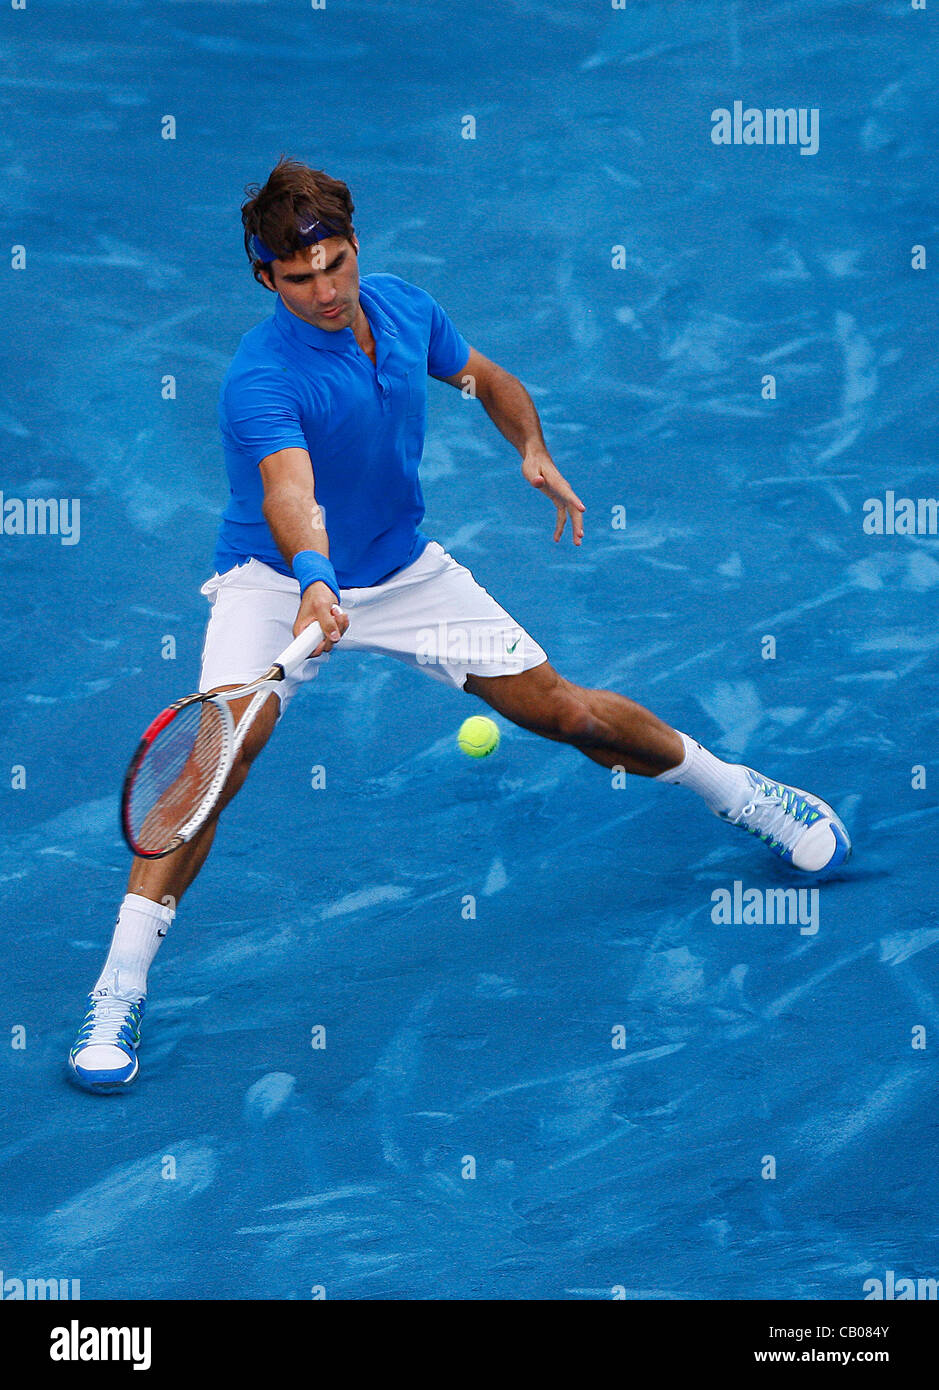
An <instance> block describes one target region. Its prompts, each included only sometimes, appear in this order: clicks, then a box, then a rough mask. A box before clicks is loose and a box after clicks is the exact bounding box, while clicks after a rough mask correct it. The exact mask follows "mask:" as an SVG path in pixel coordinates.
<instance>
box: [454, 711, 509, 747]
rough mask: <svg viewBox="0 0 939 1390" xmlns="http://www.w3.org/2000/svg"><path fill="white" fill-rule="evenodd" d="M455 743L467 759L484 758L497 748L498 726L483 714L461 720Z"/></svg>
mask: <svg viewBox="0 0 939 1390" xmlns="http://www.w3.org/2000/svg"><path fill="white" fill-rule="evenodd" d="M456 741H457V743H458V744H459V745H460V748H461V749H462V750H463V752H464V753H466V754H467V756H468V757H470V758H486V757H488V756H489V754H490V753H494V752H495V751H496V749H497V748H498V747H499V726H498V724H496V722H495V721H494V720H492V719H487V718H486V716H485V715H484V714H474V715H473V716H472V717H471V718H470V719H464V720H463V723H462V724H461V725H460V732H459V733H458V734H457V736H456Z"/></svg>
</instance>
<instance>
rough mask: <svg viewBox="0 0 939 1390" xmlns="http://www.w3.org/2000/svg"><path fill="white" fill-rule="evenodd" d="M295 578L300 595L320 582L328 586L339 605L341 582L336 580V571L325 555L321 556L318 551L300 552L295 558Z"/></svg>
mask: <svg viewBox="0 0 939 1390" xmlns="http://www.w3.org/2000/svg"><path fill="white" fill-rule="evenodd" d="M293 572H294V577H295V578H296V580H297V582H298V583H299V585H300V593H301V594H302V593H303V592H304V590H305V589H308V588H309V587H310V585H311V584H315V583H317V581H319V582H320V583H323V584H328V585H329V587H330V588H331V589H332V591H333V593H334V594H335V595H336V602H337V603H339V602H340V599H339V580H338V579H337V578H336V571H335V570H334V569H333V567H332V565H331V564H330V563H329V561H328V560H327V558H326V556H325V555H321V554H320V553H319V551H318V550H298V551H297V553H296V555H295V556H294V557H293Z"/></svg>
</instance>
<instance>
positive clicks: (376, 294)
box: [215, 275, 470, 588]
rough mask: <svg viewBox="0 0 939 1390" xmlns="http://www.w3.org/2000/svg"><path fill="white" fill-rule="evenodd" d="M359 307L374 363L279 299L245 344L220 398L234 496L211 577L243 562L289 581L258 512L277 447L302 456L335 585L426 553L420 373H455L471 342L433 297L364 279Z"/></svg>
mask: <svg viewBox="0 0 939 1390" xmlns="http://www.w3.org/2000/svg"><path fill="white" fill-rule="evenodd" d="M359 298H360V302H361V305H362V308H363V310H364V311H365V315H366V317H367V318H368V321H369V323H370V324H371V328H372V333H373V335H374V338H375V356H376V363H375V364H374V365H373V363H372V362H371V360H370V359H369V358H368V357H367V356H366V355H365V353H364V352H363V351H362V349H361V348H360V347H359V345H358V343H357V342H356V340H355V335H354V333H353V332H352V329H351V328H341V329H337V330H336V331H335V332H334V333H330V332H328V331H327V330H326V329H323V328H316V327H314V325H313V324H309V323H305V322H304V321H303V319H299V318H297V316H296V314H292V313H291V312H290V310H289V309H287V308H285V307H284V304H283V302H282V301H281V300H280V299H278V301H277V307H276V309H275V310H274V313H273V314H272V316H271V317H270V318H268V319H265V320H264V322H263V323H259V324H258V325H257V327H256V328H252V329H251V331H250V333H246V334H245V336H244V337H243V338H242V340H241V343H240V345H239V347H238V351H237V352H236V353H235V357H234V360H233V362H232V364H231V366H230V367H229V369H228V373H227V375H226V377H225V380H224V382H223V384H222V393H221V400H220V402H219V426H220V428H221V431H222V442H223V446H224V450H225V467H226V469H227V471H228V481H229V486H230V488H231V496H230V498H229V501H228V505H227V507H226V508H225V512H224V515H223V517H222V522H221V525H220V527H219V533H218V543H217V545H216V549H215V567H216V569H217V570H218V572H219V573H220V574H223V573H224V572H225V571H226V570H229V569H231V568H232V567H233V566H234V565H240V564H245V563H246V562H247V561H248V560H250V559H251V558H252V556H254V557H256V558H257V559H258V560H263V561H264V563H265V564H267V565H271V566H272V567H273V568H274V569H276V570H279V571H280V573H281V574H288V575H289V574H290V573H291V571H290V568H289V566H288V565H287V563H286V562H285V560H284V557H283V556H282V555H281V553H280V551H279V550H278V549H277V545H276V542H275V541H274V537H273V536H272V535H271V531H270V528H269V526H268V525H267V522H266V521H265V520H264V516H263V513H262V510H261V507H262V503H263V501H264V485H263V482H262V479H261V473H260V470H259V468H258V464H259V463H260V462H261V460H262V459H263V458H266V457H267V455H268V454H273V453H276V451H277V450H278V449H289V448H300V449H307V450H309V454H310V459H311V461H312V464H313V476H314V479H315V486H316V500H317V502H318V503H319V504H320V506H321V507H322V508H323V510H324V512H325V525H326V533H327V535H328V536H329V558H330V560H331V561H332V564H333V567H334V568H335V571H336V576H337V578H338V580H339V583H340V585H341V586H342V587H343V588H353V587H359V586H364V585H369V584H379V583H381V581H382V580H383V579H387V578H388V577H389V576H390V575H392V574H394V572H395V571H396V570H399V569H401V568H402V567H403V566H405V565H409V564H411V563H412V561H414V560H416V559H417V557H418V556H419V555H420V553H421V551H422V550H423V549H424V546H425V545H426V544H427V537H426V536H423V535H422V534H421V533H420V531H419V530H418V526H419V525H420V522H421V520H422V519H423V516H424V498H423V494H422V493H421V485H420V480H419V478H418V465H419V464H420V460H421V453H422V450H423V447H424V431H425V427H426V417H427V377H428V374H429V375H430V376H436V377H447V376H455V375H456V373H457V372H459V371H460V370H461V369H462V368H463V367H465V366H466V363H467V360H468V358H469V353H470V349H469V345H468V343H467V342H466V340H465V339H464V338H462V337H461V336H460V334H459V333H458V332H457V330H456V329H455V328H454V326H453V324H452V323H451V322H450V319H449V318H448V317H447V315H446V314H445V313H444V311H443V309H441V307H440V305H439V304H438V303H437V302H436V300H434V299H433V298H432V297H431V296H430V295H429V294H428V293H427V292H426V291H425V290H422V289H419V288H418V287H417V285H411V284H408V282H407V281H406V280H400V279H399V278H398V276H397V275H366V276H363V277H362V279H361V281H360V287H359Z"/></svg>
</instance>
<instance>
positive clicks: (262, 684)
mask: <svg viewBox="0 0 939 1390" xmlns="http://www.w3.org/2000/svg"><path fill="white" fill-rule="evenodd" d="M322 640H323V630H322V628H321V627H320V625H319V624H318V623H311V624H310V626H309V627H307V628H304V630H303V631H302V632H301V633H300V636H299V637H295V638H294V640H293V641H292V642H291V644H290V646H289V647H287V648H286V650H285V651H282V652H281V654H280V656H279V657H278V658H277V660H276V661H275V662H274V664H273V666H272V667H271V669H270V670H269V671H267V672H266V673H265V674H264V675H263V676H261V677H259V678H258V680H256V681H252V682H251V683H250V685H241V686H238V687H237V688H236V689H234V690H223V691H219V692H217V693H216V694H208V695H206V694H202V693H200V694H196V695H187V696H186V697H185V698H184V699H182V700H177V701H176V702H175V703H174V704H172V705H170V706H169V707H168V708H167V709H165V710H164V711H163V713H162V714H158V715H157V717H156V719H154V721H153V723H152V724H151V725H150V727H149V728H148V729H147V730H146V731H145V733H144V736H143V738H142V739H141V740H140V744H139V745H138V748H137V751H136V753H135V754H134V756H133V758H132V759H131V763H130V767H129V768H128V769H127V775H126V777H125V778H124V790H123V793H122V795H121V825H122V827H123V830H124V839H125V840H126V841H127V843H128V845H129V846H130V848H131V850H132V851H133V852H134V854H139V855H140V856H141V857H142V858H144V859H160V858H161V857H162V856H163V855H164V854H170V853H172V851H173V850H174V849H178V848H179V846H180V845H184V844H186V842H187V841H188V840H191V839H192V837H193V836H194V835H195V834H196V833H197V832H198V831H199V830H201V829H202V827H203V825H205V823H206V821H207V820H208V818H209V816H210V815H211V813H212V810H213V808H214V807H215V806H216V804H217V803H218V799H219V797H220V796H221V794H222V789H223V787H224V786H225V783H226V781H227V780H228V774H229V772H230V771H231V768H232V764H233V763H234V761H235V758H236V756H237V754H238V750H239V749H240V747H241V745H242V744H243V743H244V740H245V735H246V734H247V732H248V730H249V729H250V728H251V725H252V724H253V723H254V720H255V717H256V716H257V714H258V713H259V711H260V709H261V706H262V705H263V704H264V702H265V700H266V699H267V697H268V695H270V693H271V691H273V690H276V688H277V686H278V684H279V683H280V682H281V681H282V680H284V679H285V678H286V677H287V676H289V675H290V674H291V673H292V672H293V671H295V670H296V669H297V667H298V666H301V665H302V664H303V662H304V661H306V659H307V657H308V656H309V655H310V653H311V652H312V651H314V650H315V648H316V647H318V646H319V644H320V642H322ZM248 695H252V696H253V697H254V698H253V699H252V701H251V703H250V704H249V705H248V708H247V709H246V710H245V712H244V714H243V715H242V716H241V719H240V720H239V721H238V727H237V728H235V723H234V720H233V719H232V713H231V709H230V708H229V706H230V705H231V703H232V701H233V700H243V699H244V698H245V697H246V696H248Z"/></svg>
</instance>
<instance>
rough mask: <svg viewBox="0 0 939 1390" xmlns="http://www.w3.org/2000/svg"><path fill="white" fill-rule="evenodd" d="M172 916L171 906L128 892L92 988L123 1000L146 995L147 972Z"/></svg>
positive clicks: (171, 920)
mask: <svg viewBox="0 0 939 1390" xmlns="http://www.w3.org/2000/svg"><path fill="white" fill-rule="evenodd" d="M175 916H176V913H175V910H174V909H173V908H171V907H164V906H162V904H160V903H155V902H151V901H150V899H149V898H142V897H141V896H140V894H139V893H128V894H127V895H126V897H125V898H124V901H123V902H122V903H121V910H120V913H119V914H118V919H117V926H116V927H115V928H114V936H113V937H112V938H111V949H110V951H109V952H108V958H107V960H106V961H105V962H104V969H103V970H102V971H101V974H100V976H99V977H98V983H97V984H96V985H95V990H99V989H107V990H109V991H110V992H111V993H112V994H120V995H121V996H122V997H123V998H125V999H139V998H140V997H141V996H143V995H146V993H147V971H148V970H149V969H150V965H151V962H152V961H153V957H154V956H155V955H156V953H157V950H158V949H159V946H160V942H161V941H162V940H163V938H164V936H165V935H166V933H167V931H168V930H169V928H170V927H171V926H172V924H173V918H174V917H175Z"/></svg>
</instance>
